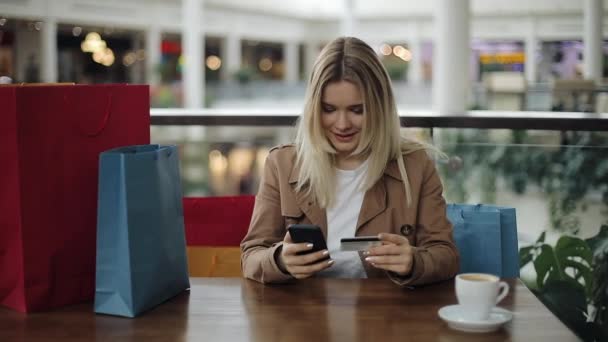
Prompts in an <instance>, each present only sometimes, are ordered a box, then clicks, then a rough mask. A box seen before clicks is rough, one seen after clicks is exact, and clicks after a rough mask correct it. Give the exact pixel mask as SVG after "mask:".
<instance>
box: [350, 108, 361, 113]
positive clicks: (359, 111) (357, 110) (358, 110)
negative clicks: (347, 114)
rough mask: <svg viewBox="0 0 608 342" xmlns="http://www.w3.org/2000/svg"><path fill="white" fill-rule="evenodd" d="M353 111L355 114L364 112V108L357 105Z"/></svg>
mask: <svg viewBox="0 0 608 342" xmlns="http://www.w3.org/2000/svg"><path fill="white" fill-rule="evenodd" d="M351 111H352V112H353V113H355V114H363V108H361V107H355V108H353V109H351Z"/></svg>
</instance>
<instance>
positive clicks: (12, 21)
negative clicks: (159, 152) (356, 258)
mask: <svg viewBox="0 0 608 342" xmlns="http://www.w3.org/2000/svg"><path fill="white" fill-rule="evenodd" d="M607 5H608V1H603V0H534V1H531V0H509V1H503V0H429V1H415V0H381V1H379V0H332V1H328V0H298V1H296V0H290V1H284V0H256V1H248V0H104V1H94V0H0V83H5V84H11V83H13V84H15V83H23V82H25V83H37V82H74V83H78V84H101V83H145V84H149V85H150V107H151V114H152V116H153V118H154V115H157V114H161V113H162V114H163V115H181V114H184V113H189V114H193V115H194V116H195V117H196V116H197V115H198V116H205V115H221V114H222V113H224V114H225V113H228V114H230V113H237V112H238V113H239V114H242V115H251V116H252V117H254V118H256V117H258V116H259V115H260V114H268V113H277V112H278V113H283V114H293V115H297V114H298V113H299V112H300V110H301V108H302V106H303V100H304V95H305V87H306V80H307V77H308V75H309V73H310V71H311V69H312V66H313V63H314V61H315V58H316V56H317V55H318V53H319V51H320V50H321V49H322V48H323V46H324V45H325V44H326V43H327V42H329V41H331V40H333V39H334V38H336V37H338V36H341V35H353V36H357V37H359V38H361V39H363V40H364V41H366V42H367V43H368V44H370V46H372V47H373V48H374V49H375V50H376V52H377V54H378V56H379V57H380V59H381V60H382V62H383V63H384V65H385V67H386V69H387V70H388V73H389V74H390V77H391V79H392V83H393V86H394V90H395V95H396V100H397V104H398V108H399V112H400V115H401V116H402V117H404V118H405V122H406V123H407V116H408V115H453V114H456V115H469V114H472V115H477V114H480V113H481V114H488V113H490V114H492V115H493V117H494V118H501V117H509V116H510V115H513V114H517V115H519V117H521V118H522V124H521V125H520V127H519V128H518V129H495V127H497V126H498V127H499V126H500V124H496V123H495V122H494V121H492V120H493V119H491V118H490V119H488V120H484V121H483V123H482V124H481V126H479V125H478V126H479V127H477V128H467V129H463V128H458V127H459V126H458V125H455V126H454V127H451V126H449V125H448V127H441V128H438V127H434V128H432V129H429V128H417V127H409V128H403V132H404V134H407V135H410V136H414V137H416V138H418V139H421V140H426V141H431V142H433V143H434V144H436V145H437V146H439V147H440V148H441V149H442V150H443V151H445V152H446V153H447V154H448V156H449V158H448V159H446V160H439V161H438V165H439V170H440V173H441V175H442V179H443V182H444V187H445V195H446V198H447V200H448V202H460V203H480V202H481V203H488V204H498V205H504V206H511V207H515V208H516V209H517V216H518V218H517V221H518V226H519V241H520V246H537V247H538V246H540V245H538V244H536V245H534V242H535V241H536V240H537V238H538V237H539V236H541V237H543V238H545V239H546V240H544V241H542V242H545V241H546V242H548V243H551V244H554V243H555V241H557V239H559V238H560V237H561V236H563V235H570V236H577V237H579V238H581V239H588V238H590V237H593V236H595V235H596V234H598V232H600V231H601V230H600V229H601V227H604V228H603V229H605V233H604V235H603V240H601V241H603V242H602V243H597V240H593V241H596V242H593V243H591V242H590V244H589V245H590V246H592V247H593V248H594V249H593V252H594V253H595V252H597V253H599V254H598V255H600V254H601V253H608V247H607V246H608V242H606V241H608V133H607V132H606V130H605V129H601V128H598V127H592V126H589V125H585V124H583V125H582V126H581V127H583V128H582V129H581V128H580V127H579V128H576V129H571V128H570V127H566V125H562V127H561V128H560V129H559V130H549V129H546V128H544V127H543V126H542V123H539V122H536V121H534V120H533V119H532V120H530V121H528V120H523V119H526V118H527V116H528V115H529V116H530V118H533V117H535V116H536V117H538V115H541V116H544V117H557V118H559V117H560V116H565V115H570V117H572V115H577V114H581V118H584V117H585V115H586V117H590V116H592V115H595V114H589V113H605V112H607V111H608V87H607V86H606V77H608V61H607V60H606V58H607V56H608V41H606V40H605V38H606V36H607V33H608V29H607V27H606V24H605V23H606V21H605V20H604V17H605V16H606V8H608V6H607ZM0 107H1V104H0ZM597 115H599V116H598V117H602V114H597ZM604 115H605V114H604ZM603 117H604V118H605V116H603ZM208 122H211V123H210V124H205V125H201V124H197V123H196V120H193V121H188V122H186V121H182V122H181V123H180V122H178V123H177V125H170V124H172V123H171V122H168V121H164V122H162V123H159V122H157V124H154V125H153V126H152V127H151V133H152V140H153V141H154V142H157V143H174V144H178V145H179V146H180V151H181V157H182V158H181V161H182V164H181V167H182V176H183V178H182V179H183V186H184V194H185V195H186V196H214V195H215V196H222V195H236V194H255V192H256V191H257V187H258V184H259V177H260V174H261V172H262V170H263V164H264V160H265V158H266V155H267V154H268V151H269V149H270V147H272V146H274V145H277V144H283V143H288V142H290V141H291V140H292V138H293V133H294V130H293V127H290V126H280V125H275V124H255V125H253V126H247V125H245V124H244V123H243V122H239V121H238V120H233V121H232V122H230V124H227V125H223V126H222V125H218V124H213V123H212V121H208ZM248 122H250V121H248ZM264 122H267V123H268V122H269V121H268V119H266V121H264ZM486 124H487V127H483V126H484V125H486ZM604 127H605V126H604ZM542 232H545V234H543V235H541V233H542ZM600 234H601V233H600ZM590 241H591V240H590ZM539 243H540V242H539ZM598 246H599V247H598ZM602 246H603V247H602ZM556 248H557V247H556ZM602 248H603V249H602ZM527 251H528V254H529V252H530V250H527ZM598 251H599V252H598ZM602 251H603V252H602ZM564 253H565V254H564ZM564 253H562V254H563V255H566V256H568V255H569V254H568V253H566V252H564ZM573 253H574V252H573ZM575 254H576V253H575ZM601 255H605V254H601ZM575 256H576V255H575ZM522 258H524V259H525V258H528V257H527V256H526V257H522ZM530 258H531V256H530ZM524 259H522V264H525V262H524V261H525V260H524ZM526 260H528V261H530V260H531V259H526ZM602 260H603V261H598V260H596V261H594V262H593V265H589V266H590V268H591V270H588V271H586V272H592V271H593V272H595V273H594V274H596V276H595V278H594V279H595V280H594V282H593V284H591V283H588V284H585V286H586V292H585V294H583V295H581V294H580V291H579V290H580V289H577V288H575V290H576V291H578V292H576V293H575V295H572V294H571V293H570V292H567V291H566V292H565V293H567V294H566V295H565V296H567V297H564V298H562V297H555V298H558V299H556V302H560V300H566V299H571V298H579V297H580V298H582V299H581V300H582V304H581V305H583V306H584V307H587V308H589V307H588V306H585V305H586V304H589V303H596V304H597V303H598V302H600V303H601V301H602V300H603V301H604V303H607V302H608V290H606V286H607V285H606V279H608V276H606V274H605V272H606V270H607V269H608V258H604V259H602ZM602 262H603V264H602ZM531 268H532V267H531V265H530V264H528V266H527V269H526V268H524V270H523V273H522V274H523V276H524V278H525V277H528V278H527V279H528V281H527V285H528V286H530V287H531V288H537V290H538V291H539V293H543V292H542V291H544V290H543V289H542V288H539V286H540V285H539V284H541V282H536V280H535V279H536V278H534V272H533V270H531ZM560 270H561V269H560ZM602 270H603V271H602ZM564 272H565V271H564ZM572 272H574V274H577V273H576V272H577V271H571V273H572ZM598 272H599V273H598ZM601 272H604V273H601ZM590 286H595V287H594V289H595V290H593V291H595V292H593V291H592V289H591V288H590ZM602 286H603V287H602ZM598 289H599V290H598ZM548 291H549V290H546V291H545V292H544V293H549V295H550V294H551V293H550V292H548ZM602 291H603V292H602ZM549 295H547V296H549ZM576 296H578V297H576ZM581 296H582V297H581ZM602 296H603V297H602ZM560 298H561V299H560ZM579 304H580V303H579ZM556 307H557V309H555V307H554V309H555V310H561V309H563V308H564V307H566V306H565V305H564V306H563V307H562V308H561V309H560V306H559V305H557V306H556ZM567 307H572V308H574V307H575V306H573V305H568V306H567ZM572 310H574V309H572ZM577 310H578V309H577ZM564 315H565V314H563V313H562V315H561V316H560V318H562V319H564V318H563V317H565V316H564ZM573 315H575V314H573ZM602 315H603V316H602ZM573 317H574V316H573ZM589 317H591V318H589ZM585 320H586V321H585ZM589 320H591V321H592V322H593V321H594V320H595V321H596V323H597V324H598V325H597V326H602V324H603V328H602V329H604V330H606V331H608V328H606V326H607V325H606V324H605V323H606V321H608V310H606V306H605V305H604V306H603V307H602V306H601V305H600V306H597V310H596V311H595V313H589V312H587V313H586V316H585V317H583V316H582V315H581V312H580V310H579V311H578V312H576V318H573V319H572V322H574V323H570V324H569V326H570V327H573V326H574V325H576V326H575V327H574V328H575V329H578V330H579V331H589V329H588V327H589V326H588V325H586V324H587V323H588V322H589Z"/></svg>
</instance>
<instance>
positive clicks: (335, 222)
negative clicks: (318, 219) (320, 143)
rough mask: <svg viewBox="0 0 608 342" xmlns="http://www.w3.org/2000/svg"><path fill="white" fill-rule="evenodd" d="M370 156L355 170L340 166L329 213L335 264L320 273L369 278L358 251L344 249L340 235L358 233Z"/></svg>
mask: <svg viewBox="0 0 608 342" xmlns="http://www.w3.org/2000/svg"><path fill="white" fill-rule="evenodd" d="M367 164H368V162H367V160H366V161H365V162H363V164H361V166H359V167H358V168H357V169H355V170H339V169H336V187H335V191H336V197H335V201H334V204H333V206H332V207H331V208H327V209H326V213H327V249H328V250H329V256H330V257H331V259H332V260H334V264H333V265H332V266H330V267H328V268H326V269H325V270H323V271H321V272H319V273H318V276H320V277H331V278H367V274H366V273H365V269H364V268H363V265H361V259H359V254H358V253H357V252H341V251H340V239H341V238H346V237H354V236H355V230H356V228H357V220H358V219H359V211H361V205H362V204H363V195H365V192H364V191H362V190H361V185H362V184H363V181H364V178H365V175H366V174H367Z"/></svg>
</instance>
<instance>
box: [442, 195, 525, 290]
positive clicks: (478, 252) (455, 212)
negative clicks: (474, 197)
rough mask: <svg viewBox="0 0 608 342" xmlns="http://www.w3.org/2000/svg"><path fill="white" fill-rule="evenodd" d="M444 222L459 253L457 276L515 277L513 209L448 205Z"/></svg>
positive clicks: (516, 247)
mask: <svg viewBox="0 0 608 342" xmlns="http://www.w3.org/2000/svg"><path fill="white" fill-rule="evenodd" d="M447 215H448V219H449V220H450V221H451V222H452V224H453V225H454V240H455V242H456V247H457V248H458V252H459V253H460V272H461V273H470V272H481V273H492V274H495V275H498V276H500V277H506V278H512V277H519V251H518V246H517V222H516V219H515V208H506V207H498V206H493V205H485V204H477V205H474V204H449V205H448V206H447Z"/></svg>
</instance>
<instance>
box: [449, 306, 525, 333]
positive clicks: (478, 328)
mask: <svg viewBox="0 0 608 342" xmlns="http://www.w3.org/2000/svg"><path fill="white" fill-rule="evenodd" d="M462 310H463V309H462V307H461V306H460V305H448V306H444V307H442V308H441V309H439V317H440V318H441V319H442V320H444V321H446V322H447V323H448V326H449V327H450V328H452V329H456V330H460V331H466V332H477V333H483V332H491V331H495V330H498V328H500V327H501V326H502V325H503V324H505V323H507V322H509V321H510V320H511V319H513V313H511V311H509V310H505V309H502V308H499V307H494V308H493V309H492V312H490V317H489V318H488V320H485V321H471V320H467V319H465V318H463V317H462V314H461V313H462Z"/></svg>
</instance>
